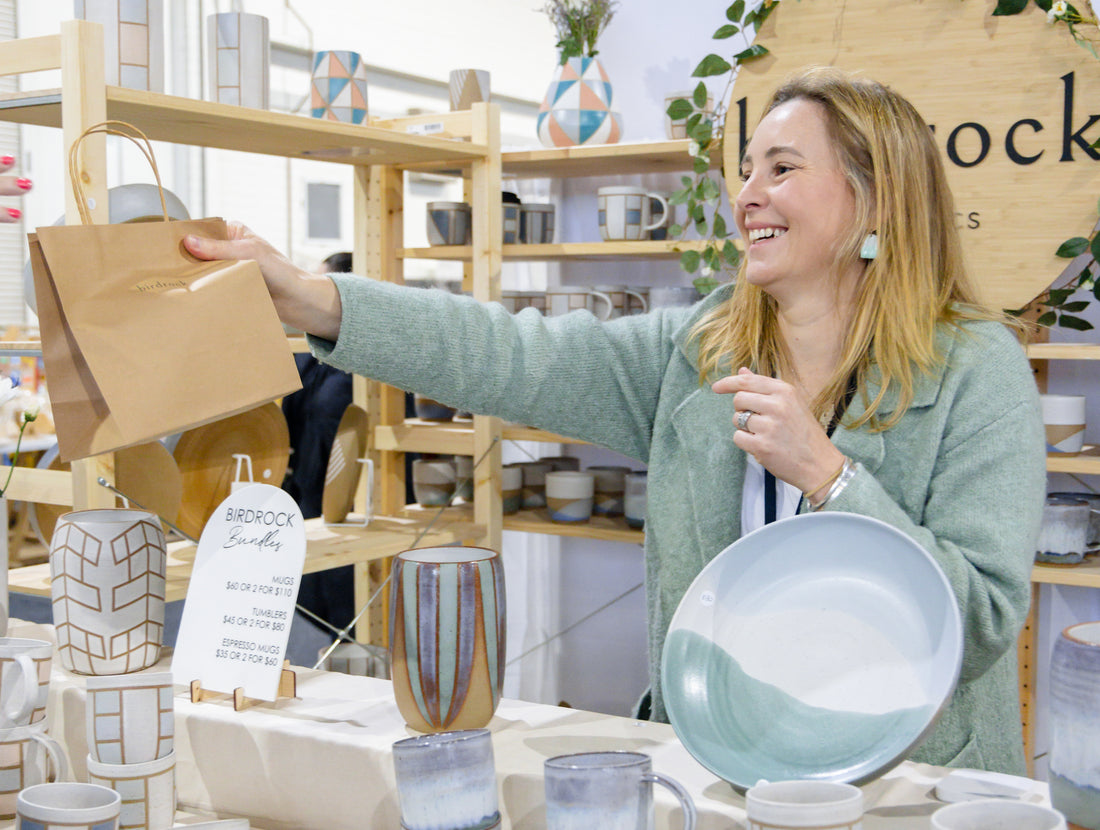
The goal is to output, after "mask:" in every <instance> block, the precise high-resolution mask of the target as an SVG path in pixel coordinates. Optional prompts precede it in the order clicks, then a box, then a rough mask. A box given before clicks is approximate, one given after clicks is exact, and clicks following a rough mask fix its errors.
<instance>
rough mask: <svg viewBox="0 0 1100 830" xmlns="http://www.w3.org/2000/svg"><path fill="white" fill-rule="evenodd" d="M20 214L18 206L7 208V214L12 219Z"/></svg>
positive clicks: (21, 212) (21, 213)
mask: <svg viewBox="0 0 1100 830" xmlns="http://www.w3.org/2000/svg"><path fill="white" fill-rule="evenodd" d="M22 215H23V211H21V210H20V209H19V208H8V216H10V217H11V218H12V219H18V218H19V217H20V216H22Z"/></svg>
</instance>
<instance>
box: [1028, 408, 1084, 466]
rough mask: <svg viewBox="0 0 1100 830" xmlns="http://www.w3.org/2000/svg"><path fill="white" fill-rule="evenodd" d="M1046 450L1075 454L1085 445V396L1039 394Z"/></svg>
mask: <svg viewBox="0 0 1100 830" xmlns="http://www.w3.org/2000/svg"><path fill="white" fill-rule="evenodd" d="M1039 403H1040V406H1041V407H1042V411H1043V426H1044V427H1045V428H1046V437H1047V452H1052V453H1061V454H1063V455H1076V454H1077V453H1079V452H1081V450H1082V449H1083V448H1084V445H1085V396H1084V395H1040V396H1039Z"/></svg>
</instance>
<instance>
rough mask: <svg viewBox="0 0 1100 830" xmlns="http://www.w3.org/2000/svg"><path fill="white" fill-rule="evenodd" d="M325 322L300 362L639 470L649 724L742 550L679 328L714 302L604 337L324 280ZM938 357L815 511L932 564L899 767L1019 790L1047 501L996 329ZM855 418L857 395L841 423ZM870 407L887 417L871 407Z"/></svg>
mask: <svg viewBox="0 0 1100 830" xmlns="http://www.w3.org/2000/svg"><path fill="white" fill-rule="evenodd" d="M333 280H334V281H335V283H336V285H337V287H338V288H339V291H340V298H341V301H342V303H343V318H342V324H341V328H340V335H339V339H338V340H337V342H336V343H331V342H328V341H322V340H313V341H312V347H313V350H314V353H315V354H316V355H317V357H319V358H320V359H322V360H324V361H325V362H327V363H331V364H333V365H334V366H337V367H339V368H341V369H345V370H347V371H351V372H357V373H360V374H363V375H367V376H368V377H372V378H375V379H377V380H381V381H384V382H386V383H389V384H392V385H394V386H398V387H400V388H403V389H406V390H413V391H416V392H420V393H423V394H426V395H428V396H430V397H432V398H434V399H436V400H439V401H442V402H444V403H447V404H449V405H451V406H455V407H458V408H461V409H465V410H469V411H472V412H475V413H479V414H491V415H497V416H499V417H501V418H505V419H507V420H510V421H515V422H518V423H523V424H529V425H532V426H536V427H541V428H544V429H547V430H550V431H552V432H556V433H559V434H564V435H569V436H573V437H576V438H580V439H584V440H586V441H589V442H591V443H593V444H597V445H600V446H604V447H608V448H610V449H612V450H616V451H618V452H620V453H622V454H624V455H626V456H629V457H630V458H634V459H637V460H639V461H642V462H644V463H645V464H647V465H648V468H649V478H648V502H649V511H648V515H647V516H646V540H645V550H646V576H647V585H646V587H647V602H648V612H649V614H648V616H649V662H650V666H649V676H650V682H651V684H652V686H651V690H652V707H653V710H652V717H654V718H655V719H665V718H666V715H665V710H664V705H663V699H662V696H661V687H660V658H661V647H662V644H663V642H664V638H665V633H666V629H667V626H668V623H669V620H670V619H671V618H672V615H673V613H674V612H675V610H676V607H677V605H678V603H679V601H680V598H681V596H682V595H683V593H684V591H685V590H686V589H687V588H688V586H689V585H690V584H691V581H692V579H693V578H694V577H695V576H696V575H697V574H698V573H699V571H700V570H701V569H702V568H703V566H704V565H705V564H706V563H707V562H708V561H709V560H710V559H712V558H713V557H714V556H715V555H716V554H718V553H719V552H720V551H722V550H723V549H724V548H725V547H727V546H728V545H730V544H731V543H733V542H734V541H735V540H736V539H737V538H738V536H739V535H740V505H741V489H742V484H743V481H744V477H745V463H746V462H745V455H744V453H743V452H742V451H741V450H739V449H738V448H737V447H736V446H735V445H734V444H733V442H732V440H731V433H732V431H733V426H732V419H733V402H732V396H729V395H718V394H715V393H714V392H712V391H711V390H710V388H709V387H708V386H701V385H700V383H699V377H698V370H697V363H696V356H697V355H696V350H695V348H694V346H693V344H692V343H691V342H690V341H689V339H688V337H687V332H688V331H689V329H690V328H691V324H692V322H693V321H694V320H696V319H698V317H699V315H700V314H702V313H703V312H704V311H705V310H706V309H708V308H710V307H712V306H714V305H715V304H716V303H719V302H721V301H722V300H724V299H725V298H726V297H727V296H728V292H729V289H728V287H723V288H721V289H719V290H717V291H715V292H713V293H712V294H711V295H710V296H709V297H708V298H707V299H706V300H704V301H703V302H702V303H699V304H698V305H697V306H695V307H694V308H691V309H659V310H657V311H655V312H652V313H650V314H647V315H639V316H634V317H625V318H621V319H618V320H613V321H610V322H607V323H601V322H599V321H597V320H596V319H595V318H594V317H593V316H592V315H590V314H588V313H587V312H578V313H574V314H570V315H565V316H563V317H556V318H545V317H543V316H542V315H540V314H539V313H538V312H537V311H535V310H533V309H528V310H524V311H522V312H520V313H518V314H516V315H512V314H509V313H508V312H506V311H505V310H504V308H503V307H501V306H500V305H498V304H496V303H489V304H482V303H478V302H476V301H474V300H472V299H470V298H467V297H457V296H452V295H449V294H446V293H444V292H441V291H431V290H424V289H408V288H403V287H399V286H394V285H390V284H386V283H381V282H377V281H374V280H364V279H361V278H358V277H354V276H351V275H334V276H333ZM941 344H942V347H943V350H944V352H945V358H946V359H945V361H944V364H943V366H942V367H941V369H940V370H939V371H938V372H937V373H936V374H935V376H933V377H926V378H923V379H922V380H921V381H920V382H919V383H918V385H917V388H916V390H915V391H916V394H915V397H914V400H913V403H912V405H911V406H910V408H909V409H908V410H907V411H906V413H905V414H904V415H903V416H902V418H901V420H900V421H899V422H898V424H897V425H896V426H894V427H893V428H892V429H890V430H887V431H885V432H877V433H876V432H872V431H870V430H869V429H867V428H860V429H856V430H850V429H846V428H844V427H843V426H841V427H840V428H838V429H837V430H836V432H835V433H834V435H833V439H832V440H833V443H834V444H835V445H836V446H837V448H838V449H839V450H840V451H841V452H843V453H845V454H846V455H848V456H850V457H851V458H853V459H854V460H856V461H859V462H860V463H861V464H862V469H861V470H860V472H859V473H858V474H857V475H856V476H855V478H854V479H853V480H852V482H851V483H850V484H849V485H848V487H847V489H845V490H844V492H843V493H842V494H841V495H840V496H839V497H838V498H836V499H835V500H834V501H832V502H831V503H830V504H829V505H828V507H827V509H830V510H845V511H850V512H855V513H861V514H864V515H867V516H872V517H874V518H877V519H880V520H882V521H885V522H887V523H889V524H891V525H893V526H894V527H897V528H899V529H901V530H902V531H904V532H905V533H907V534H909V535H910V536H911V537H912V538H913V539H915V540H916V541H917V542H918V543H920V544H921V545H922V546H924V548H925V549H926V550H928V551H929V552H930V553H931V554H932V555H933V556H934V557H935V558H936V561H937V562H939V564H940V566H941V567H942V568H943V570H944V572H945V573H946V574H947V578H948V580H949V581H950V583H951V585H952V587H953V589H954V592H955V595H956V597H957V599H958V603H959V610H960V611H961V614H962V620H963V624H964V628H965V641H966V644H965V649H964V656H963V665H962V672H961V676H960V680H959V684H958V688H957V689H956V691H955V693H954V696H953V697H952V699H951V701H950V703H949V704H948V706H947V707H945V710H944V712H943V713H942V715H941V717H940V720H939V722H938V724H937V725H936V727H935V728H934V729H933V731H932V732H931V733H930V734H929V736H928V737H927V738H926V739H925V740H924V741H923V742H922V744H921V745H920V746H919V747H917V748H916V750H915V751H914V752H913V753H912V754H911V756H910V757H911V758H912V759H913V760H918V761H925V762H929V763H933V764H940V765H956V766H967V767H978V768H985V769H991V770H999V771H1004V772H1010V773H1016V774H1022V773H1023V772H1024V756H1023V744H1022V735H1021V729H1020V710H1019V690H1018V683H1017V669H1016V648H1015V646H1016V637H1017V634H1018V632H1019V630H1020V627H1021V625H1022V623H1023V620H1024V617H1025V615H1026V613H1027V609H1028V603H1029V600H1030V573H1031V565H1032V561H1033V558H1034V552H1035V545H1036V541H1037V537H1038V532H1039V523H1040V520H1041V516H1042V505H1043V499H1044V494H1045V488H1046V476H1045V450H1044V446H1045V445H1044V438H1043V431H1042V424H1041V418H1040V414H1039V402H1038V394H1037V390H1036V387H1035V384H1034V382H1033V380H1032V375H1031V371H1030V369H1029V366H1028V364H1027V361H1026V359H1025V357H1024V355H1023V352H1022V350H1021V348H1020V346H1019V345H1018V344H1017V342H1016V341H1015V339H1014V338H1013V337H1012V336H1011V334H1010V333H1009V332H1008V331H1007V330H1006V329H1005V328H1004V327H1003V326H1000V325H999V324H996V323H970V324H967V325H966V326H965V333H962V334H959V333H958V332H957V331H955V330H952V331H947V330H945V331H944V332H942V334H941ZM862 409H863V402H862V401H861V398H860V396H859V395H857V396H856V398H855V399H854V400H853V401H852V403H851V406H850V408H849V413H850V414H851V415H853V416H856V415H858V414H859V413H860V412H861V411H862ZM884 411H890V407H889V406H887V407H886V408H885V410H884Z"/></svg>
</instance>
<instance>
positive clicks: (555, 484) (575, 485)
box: [546, 470, 596, 524]
mask: <svg viewBox="0 0 1100 830" xmlns="http://www.w3.org/2000/svg"><path fill="white" fill-rule="evenodd" d="M595 485H596V479H595V476H593V475H592V473H587V472H585V473H580V472H573V471H571V470H561V471H558V472H549V473H547V474H546V507H547V510H548V512H549V513H550V520H551V521H553V522H564V523H566V524H568V523H571V522H587V521H588V520H589V519H590V518H591V517H592V495H593V492H594V489H595Z"/></svg>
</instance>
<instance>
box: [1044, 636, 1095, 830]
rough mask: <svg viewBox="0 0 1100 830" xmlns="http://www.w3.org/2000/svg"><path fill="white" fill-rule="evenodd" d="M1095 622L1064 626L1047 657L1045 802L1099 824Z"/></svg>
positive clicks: (1072, 817)
mask: <svg viewBox="0 0 1100 830" xmlns="http://www.w3.org/2000/svg"><path fill="white" fill-rule="evenodd" d="M1097 701H1100V621H1097V622H1084V623H1078V624H1077V625H1071V626H1069V627H1068V628H1066V629H1065V630H1064V631H1063V632H1062V634H1061V636H1060V637H1059V638H1058V640H1057V641H1056V642H1055V644H1054V651H1053V653H1052V655H1051V658H1050V756H1049V758H1050V773H1049V781H1050V800H1051V803H1052V804H1053V805H1054V806H1055V807H1056V808H1057V809H1058V810H1060V811H1061V812H1062V813H1063V814H1064V815H1065V817H1066V818H1067V819H1068V820H1069V821H1070V822H1072V823H1073V824H1076V825H1077V826H1079V827H1086V828H1089V830H1097V828H1100V706H1098V705H1097Z"/></svg>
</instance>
